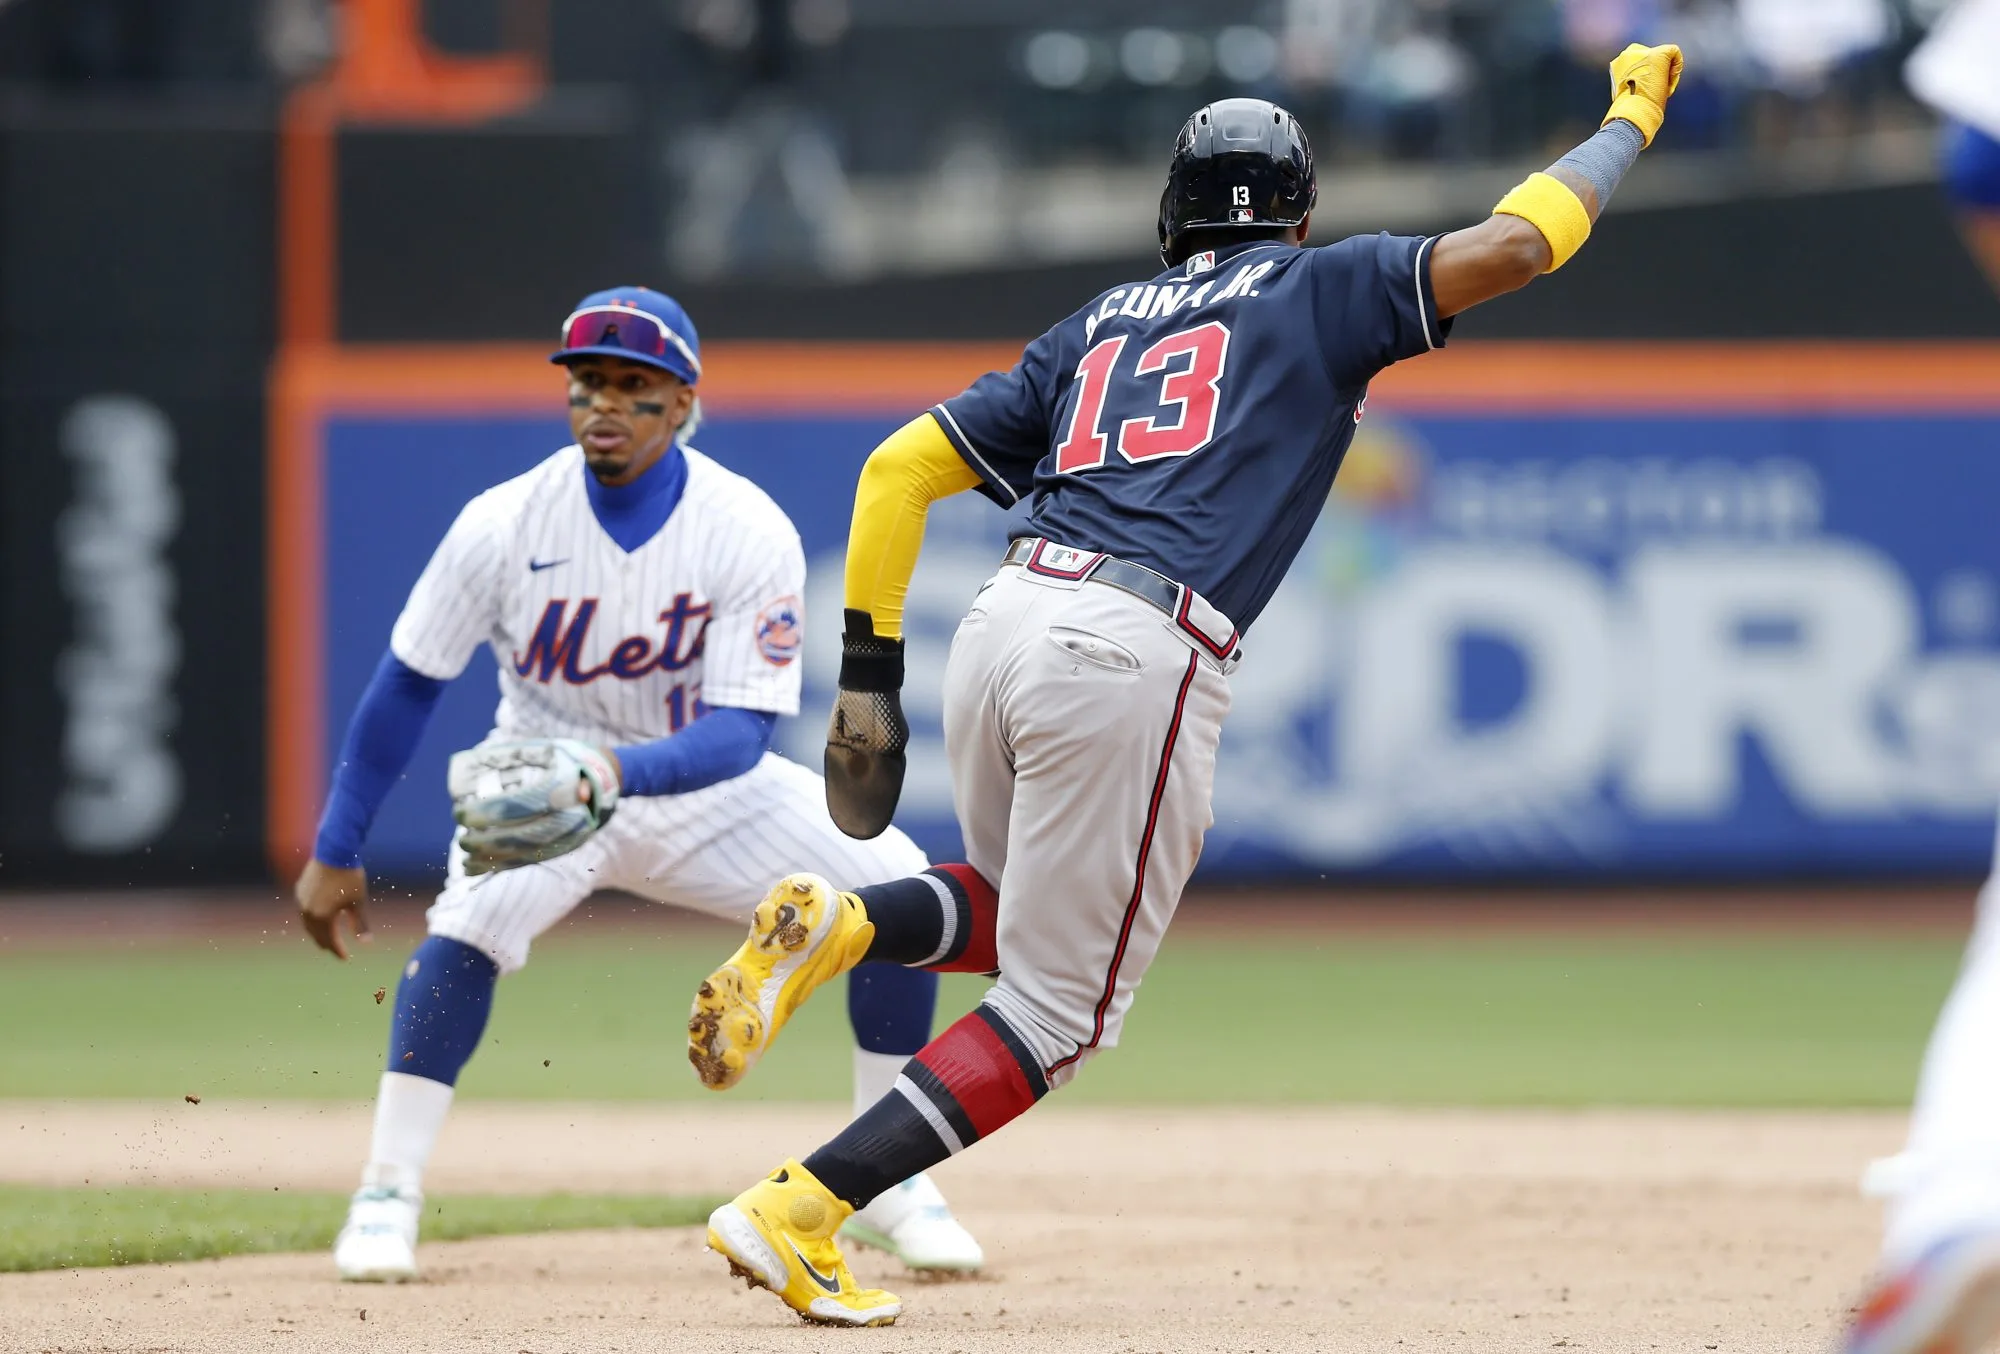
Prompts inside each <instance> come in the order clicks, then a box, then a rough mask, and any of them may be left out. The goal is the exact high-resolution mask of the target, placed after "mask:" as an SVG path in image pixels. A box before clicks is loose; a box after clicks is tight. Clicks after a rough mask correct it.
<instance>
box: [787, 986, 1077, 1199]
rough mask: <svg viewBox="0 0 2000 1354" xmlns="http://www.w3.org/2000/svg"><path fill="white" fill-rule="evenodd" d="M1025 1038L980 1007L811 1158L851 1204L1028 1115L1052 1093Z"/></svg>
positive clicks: (811, 1165) (812, 1167)
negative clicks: (1038, 1101) (1034, 1105)
mask: <svg viewBox="0 0 2000 1354" xmlns="http://www.w3.org/2000/svg"><path fill="white" fill-rule="evenodd" d="M1048 1086H1049V1083H1048V1076H1047V1074H1046V1073H1045V1072H1044V1071H1043V1070H1042V1067H1041V1065H1040V1063H1038V1062H1037V1061H1036V1059H1035V1056H1034V1054H1033V1052H1032V1051H1031V1050H1030V1049H1029V1047H1028V1045H1027V1042H1026V1041H1025V1040H1023V1039H1022V1038H1021V1037H1020V1035H1018V1034H1016V1033H1015V1032H1014V1030H1013V1028H1012V1027H1011V1026H1009V1025H1008V1024H1007V1022H1006V1021H1004V1020H1002V1019H1001V1018H1000V1017H999V1016H998V1015H997V1014H995V1013H994V1011H993V1010H992V1008H991V1007H987V1006H979V1007H976V1008H974V1010H973V1011H972V1013H971V1014H970V1015H967V1016H965V1017H964V1018H963V1019H961V1020H959V1021H958V1022H957V1023H956V1024H954V1025H953V1026H952V1027H951V1028H950V1029H948V1030H946V1031H945V1032H944V1033H943V1034H941V1035H939V1036H938V1037H937V1038H935V1039H933V1040H932V1041H931V1042H930V1043H928V1044H926V1045H925V1046H924V1047H923V1049H922V1050H921V1051H920V1052H919V1053H918V1054H917V1056H916V1057H914V1058H912V1059H911V1060H910V1062H909V1064H908V1065H907V1066H906V1067H904V1069H903V1072H902V1075H900V1076H898V1077H897V1078H896V1083H895V1086H894V1088H893V1089H892V1090H891V1091H890V1093H889V1094H888V1095H886V1096H884V1097H883V1098H882V1100H881V1101H880V1103H878V1104H876V1105H874V1106H873V1107H871V1108H870V1109H868V1110H867V1111H866V1112H865V1113H863V1114H861V1115H860V1116H859V1117H858V1118H856V1119H855V1121H854V1122H853V1123H851V1124H849V1125H848V1126H847V1127H846V1128H844V1129H842V1130H841V1132H840V1133H839V1135H838V1136H836V1137H835V1138H834V1139H833V1141H832V1142H829V1143H828V1144H827V1145H826V1146H824V1147H822V1148H820V1149H819V1150H818V1151H817V1152H814V1153H813V1154H812V1155H811V1156H809V1157H807V1158H806V1159H805V1162H804V1163H803V1164H804V1166H805V1168H806V1169H807V1170H809V1171H811V1172H812V1173H813V1174H814V1175H815V1176H816V1177H818V1179H819V1181H820V1183H821V1184H823V1185H825V1186H826V1187H827V1188H828V1189H830V1190H832V1191H833V1192H834V1193H835V1194H837V1195H839V1196H840V1197H841V1198H843V1199H845V1200H846V1201H847V1202H848V1203H850V1204H853V1205H854V1206H855V1207H856V1208H861V1207H865V1206H866V1205H867V1203H868V1201H869V1200H871V1199H873V1198H874V1197H875V1196H876V1195H878V1194H880V1193H882V1191H884V1190H886V1189H888V1188H890V1187H891V1186H893V1185H896V1184H899V1183H900V1182H902V1181H904V1180H907V1179H909V1178H910V1177H911V1176H913V1175H915V1174H917V1173H918V1172H919V1171H927V1170H929V1169H930V1168H931V1167H933V1166H935V1165H937V1163H939V1162H940V1161H943V1160H944V1159H945V1158H946V1157H949V1156H951V1155H953V1154H954V1153H957V1152H962V1151H964V1150H965V1149H966V1148H968V1147H970V1146H971V1145H972V1144H973V1143H975V1142H977V1141H979V1139H981V1138H983V1137H985V1136H986V1135H987V1134H989V1133H992V1132H993V1131H995V1130H996V1129H998V1128H1000V1127H1001V1126H1002V1125H1003V1124H1006V1123H1007V1122H1009V1121H1010V1120H1012V1119H1015V1118H1017V1117H1018V1116H1019V1115H1021V1114H1022V1113H1024V1112H1025V1111H1026V1110H1027V1109H1028V1108H1029V1107H1030V1106H1032V1105H1033V1104H1034V1103H1035V1102H1036V1101H1037V1100H1039V1099H1041V1098H1042V1096H1044V1095H1045V1094H1047V1093H1048Z"/></svg>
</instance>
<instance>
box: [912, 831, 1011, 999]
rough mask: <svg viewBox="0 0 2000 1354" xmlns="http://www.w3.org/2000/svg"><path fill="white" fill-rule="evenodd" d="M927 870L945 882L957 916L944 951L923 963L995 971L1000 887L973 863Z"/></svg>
mask: <svg viewBox="0 0 2000 1354" xmlns="http://www.w3.org/2000/svg"><path fill="white" fill-rule="evenodd" d="M925 873H926V874H928V875H930V876H931V877H932V878H934V879H937V880H940V881H941V882H942V883H943V884H944V886H945V890H946V891H947V892H948V893H950V894H951V897H952V902H953V903H954V904H955V905H956V908H957V916H956V917H955V918H953V919H952V923H953V924H952V925H951V926H950V928H949V929H950V932H951V938H950V939H949V940H948V941H947V942H946V943H945V945H944V947H943V951H944V952H943V954H942V955H941V956H940V957H939V958H938V959H936V960H933V961H932V962H931V963H928V964H925V965H924V967H925V968H927V969H932V970H934V971H936V972H938V973H992V972H994V971H995V970H996V969H998V968H999V967H1000V954H999V943H998V941H997V940H996V939H995V938H994V925H995V922H996V920H997V918H998V915H999V911H1000V893H999V891H998V890H997V889H995V888H994V887H993V886H992V885H991V884H989V883H987V882H986V876H984V875H982V874H980V873H979V871H977V870H975V869H973V868H972V867H971V866H970V865H933V866H931V868H930V869H929V870H927V871H925ZM954 1028H956V1027H954Z"/></svg>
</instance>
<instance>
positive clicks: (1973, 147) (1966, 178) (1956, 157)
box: [1944, 123, 2000, 212]
mask: <svg viewBox="0 0 2000 1354" xmlns="http://www.w3.org/2000/svg"><path fill="white" fill-rule="evenodd" d="M1944 181H1945V187H1946V188H1948V189H1950V190H1951V195H1952V197H1953V198H1954V199H1956V200H1957V202H1958V205H1959V206H1961V207H1965V208H1968V209H1970V210H1972V211H1978V212H1990V211H2000V140H1995V139H1994V138H1993V137H1990V136H1988V135H1987V134H1986V133H1985V132H1982V131H1980V130H1979V129H1978V128H1977V127H1968V126H1966V125H1964V124H1963V123H1960V124H1958V125H1956V126H1954V127H1952V128H1951V129H1950V131H1948V132H1947V133H1946V136H1945V152H1944Z"/></svg>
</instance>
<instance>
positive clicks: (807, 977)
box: [688, 874, 875, 1091]
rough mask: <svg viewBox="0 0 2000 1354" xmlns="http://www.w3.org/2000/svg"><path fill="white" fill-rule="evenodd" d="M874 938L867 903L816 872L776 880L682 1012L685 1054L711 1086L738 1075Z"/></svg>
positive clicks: (730, 1082) (728, 1083)
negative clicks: (743, 933)
mask: <svg viewBox="0 0 2000 1354" xmlns="http://www.w3.org/2000/svg"><path fill="white" fill-rule="evenodd" d="M874 939H875V923H873V922H871V921H869V920H868V909H867V908H866V907H864V906H862V903H861V900H860V899H859V898H857V897H855V896H854V895H853V894H851V893H840V892H838V891H836V890H835V889H834V887H833V885H831V884H829V883H828V882H827V881H826V880H824V879H822V878H820V877H819V876H818V875H816V874H795V875H787V876H786V877H785V878H783V879H781V880H779V881H778V882H777V884H776V886H774V887H773V888H772V889H771V891H770V892H769V893H767V894H765V895H764V901H763V902H761V903H759V904H757V912H756V915H755V916H754V917H752V918H751V921H750V938H749V939H748V940H746V941H744V942H743V944H742V945H741V947H739V948H738V949H737V951H736V953H735V954H733V955H731V956H730V957H729V962H728V963H726V964H724V965H723V966H722V967H721V968H719V969H717V970H716V971H715V972H713V973H711V974H709V975H708V977H707V978H706V979H705V980H704V981H703V982H702V985H701V990H700V991H698V992H696V993H695V998H694V1009H693V1010H692V1011H691V1012H690V1013H689V1015H688V1061H689V1062H691V1063H693V1064H694V1070H695V1075H696V1076H698V1077H700V1078H701V1084H702V1085H704V1086H706V1087H708V1089H709V1090H711V1091H726V1090H728V1089H729V1088H730V1087H732V1086H734V1085H735V1084H736V1083H737V1082H739V1081H741V1080H743V1078H744V1076H745V1075H747V1074H748V1073H749V1071H750V1069H751V1068H752V1067H754V1066H755V1065H756V1063H757V1059H759V1058H761V1057H763V1056H764V1050H765V1049H767V1048H769V1047H770V1046H771V1044H772V1042H773V1041H774V1040H776V1039H777V1037H778V1031H779V1030H782V1029H783V1028H785V1022H786V1021H787V1020H790V1019H791V1018H792V1012H794V1011H796V1010H798V1009H799V1006H800V1005H801V1004H802V1003H803V1002H804V1001H805V999H806V998H807V997H809V996H811V995H812V993H813V989H815V988H817V987H818V986H819V985H820V984H821V983H824V982H830V981H832V980H833V979H835V978H838V977H839V976H840V975H841V974H843V973H845V972H847V970H849V969H851V968H853V967H854V966H855V965H856V964H858V963H860V962H861V957H862V956H863V955H865V954H867V953H868V946H869V944H870V942H872V941H873V940H874Z"/></svg>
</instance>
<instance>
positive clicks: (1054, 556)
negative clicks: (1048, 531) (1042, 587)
mask: <svg viewBox="0 0 2000 1354" xmlns="http://www.w3.org/2000/svg"><path fill="white" fill-rule="evenodd" d="M1103 558H1104V556H1103V555H1102V554H1101V553H1099V552H1097V551H1093V550H1079V549H1077V548H1076V547H1075V546H1073V545H1057V544H1056V543H1055V542H1054V541H1042V542H1041V543H1040V544H1038V545H1036V546H1035V553H1034V554H1032V555H1030V556H1028V572H1029V573H1031V574H1041V575H1042V576H1043V577H1044V578H1060V579H1063V580H1064V581H1066V582H1070V583H1080V582H1082V581H1083V580H1084V578H1086V577H1087V576H1088V575H1089V573H1090V571H1091V570H1092V569H1095V568H1096V567H1097V562H1098V561H1099V560H1101V559H1103Z"/></svg>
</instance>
